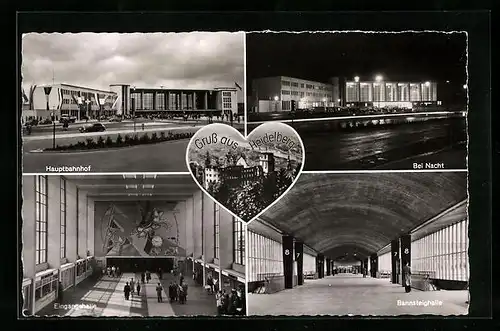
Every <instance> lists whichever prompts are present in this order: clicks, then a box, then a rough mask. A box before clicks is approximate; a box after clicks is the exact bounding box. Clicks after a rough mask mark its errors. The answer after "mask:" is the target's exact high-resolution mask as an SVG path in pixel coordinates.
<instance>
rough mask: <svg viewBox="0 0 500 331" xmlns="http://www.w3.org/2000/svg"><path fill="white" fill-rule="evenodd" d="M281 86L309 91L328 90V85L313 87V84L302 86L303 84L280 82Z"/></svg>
mask: <svg viewBox="0 0 500 331" xmlns="http://www.w3.org/2000/svg"><path fill="white" fill-rule="evenodd" d="M281 85H282V86H291V87H300V88H306V89H309V90H328V85H314V84H304V83H300V84H299V83H297V82H290V81H288V80H282V81H281Z"/></svg>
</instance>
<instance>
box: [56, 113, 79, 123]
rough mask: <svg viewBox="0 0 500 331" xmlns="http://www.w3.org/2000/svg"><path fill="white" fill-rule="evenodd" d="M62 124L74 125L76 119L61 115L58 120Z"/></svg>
mask: <svg viewBox="0 0 500 331" xmlns="http://www.w3.org/2000/svg"><path fill="white" fill-rule="evenodd" d="M64 122H68V123H75V122H76V117H75V116H68V115H63V116H61V118H60V119H59V123H64Z"/></svg>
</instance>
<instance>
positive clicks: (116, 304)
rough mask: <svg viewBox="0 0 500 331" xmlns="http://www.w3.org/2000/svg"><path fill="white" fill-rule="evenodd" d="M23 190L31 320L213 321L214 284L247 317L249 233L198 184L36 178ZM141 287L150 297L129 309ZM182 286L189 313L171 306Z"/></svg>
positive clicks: (173, 179) (143, 178) (168, 178)
mask: <svg viewBox="0 0 500 331" xmlns="http://www.w3.org/2000/svg"><path fill="white" fill-rule="evenodd" d="M22 185H23V187H22V190H23V204H22V243H23V248H22V253H21V254H22V266H21V268H20V270H21V271H22V288H20V289H19V292H20V297H21V298H20V304H21V305H22V306H21V307H20V309H21V315H23V316H31V315H36V316H92V317H100V316H110V317H111V316H120V317H126V316H185V315H210V316H212V315H216V314H217V306H216V300H215V295H214V294H213V293H209V291H207V288H206V284H207V283H208V279H213V280H215V282H214V283H217V288H219V289H221V290H225V291H226V292H227V293H229V294H230V295H231V296H234V297H233V298H234V300H233V302H234V303H235V307H234V314H245V312H246V308H245V291H244V285H245V265H244V264H245V255H244V252H245V241H244V235H245V226H244V224H243V223H241V222H240V221H238V220H237V219H235V218H234V217H233V216H232V215H230V214H229V213H227V212H226V211H225V210H223V209H221V208H220V207H219V206H218V205H217V204H215V203H214V202H213V200H211V198H210V197H208V196H207V195H205V194H204V193H202V191H201V190H200V189H199V188H198V186H197V185H196V183H195V182H194V181H193V179H192V177H191V175H190V174H185V175H177V174H176V175H106V176H104V175H69V176H60V175H49V176H38V175H37V176H35V175H26V176H23V183H22ZM113 268H114V271H113ZM147 272H149V273H150V275H151V279H150V281H149V282H148V281H147V279H146V280H145V282H144V283H142V280H141V278H142V274H143V273H144V274H145V275H146V273H147ZM20 276H21V275H20ZM145 278H147V277H145ZM131 279H134V280H135V283H136V284H137V283H140V284H141V288H140V291H139V293H137V291H134V293H132V294H131V296H130V298H129V300H126V299H125V295H124V287H125V284H126V283H127V282H130V281H131ZM158 283H160V284H161V286H162V288H163V290H162V291H161V294H162V298H163V302H158V298H157V285H158ZM174 283H176V284H177V287H175V289H176V290H175V291H172V292H176V293H180V292H179V285H181V283H182V284H187V289H186V288H184V289H183V290H184V291H187V300H186V302H185V303H182V304H181V303H180V302H179V301H178V300H174V301H172V302H171V301H170V300H169V294H170V293H169V292H170V291H169V286H170V285H171V284H174ZM134 287H135V286H134ZM135 290H136V288H135Z"/></svg>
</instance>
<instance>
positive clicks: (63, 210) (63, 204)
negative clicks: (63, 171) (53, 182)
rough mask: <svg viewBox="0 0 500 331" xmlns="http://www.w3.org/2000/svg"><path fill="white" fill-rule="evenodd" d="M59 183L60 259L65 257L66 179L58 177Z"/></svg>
mask: <svg viewBox="0 0 500 331" xmlns="http://www.w3.org/2000/svg"><path fill="white" fill-rule="evenodd" d="M60 184H61V190H60V193H61V214H60V224H61V225H60V226H61V231H60V236H61V259H64V258H66V179H65V178H63V177H61V178H60Z"/></svg>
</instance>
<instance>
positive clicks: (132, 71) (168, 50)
mask: <svg viewBox="0 0 500 331" xmlns="http://www.w3.org/2000/svg"><path fill="white" fill-rule="evenodd" d="M244 38H245V36H244V34H243V33H227V32H217V33H214V32H193V33H148V34H144V33H132V34H119V33H78V34H71V33H65V34H56V33H50V34H49V33H43V34H38V33H29V34H25V35H23V42H22V56H23V63H22V69H21V70H22V74H23V88H24V89H25V90H26V91H27V90H29V86H30V85H32V84H50V83H52V77H54V82H55V83H56V84H57V83H67V84H73V85H80V86H85V87H92V88H97V89H104V90H109V85H110V84H120V83H121V84H130V85H132V86H134V85H135V86H137V87H160V86H163V87H164V88H186V89H190V88H200V89H204V88H207V89H209V88H214V87H223V86H229V87H235V84H234V83H235V82H236V83H238V84H239V85H240V86H241V87H242V88H243V87H244V86H243V84H244V46H243V45H244ZM238 94H239V98H240V99H243V93H238Z"/></svg>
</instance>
